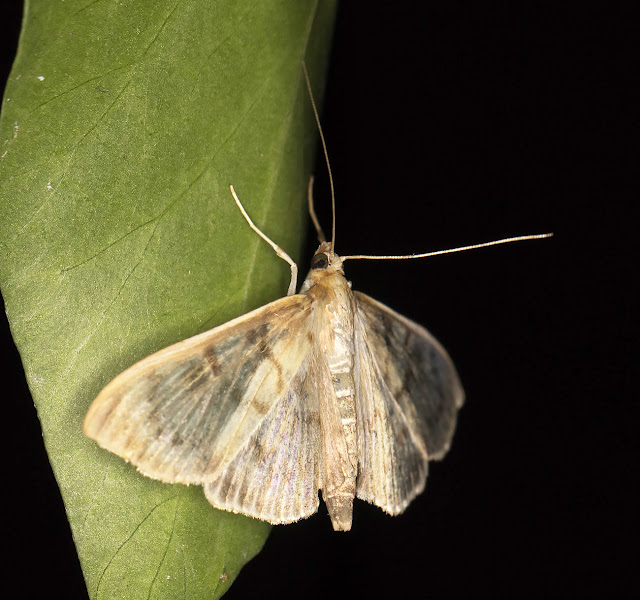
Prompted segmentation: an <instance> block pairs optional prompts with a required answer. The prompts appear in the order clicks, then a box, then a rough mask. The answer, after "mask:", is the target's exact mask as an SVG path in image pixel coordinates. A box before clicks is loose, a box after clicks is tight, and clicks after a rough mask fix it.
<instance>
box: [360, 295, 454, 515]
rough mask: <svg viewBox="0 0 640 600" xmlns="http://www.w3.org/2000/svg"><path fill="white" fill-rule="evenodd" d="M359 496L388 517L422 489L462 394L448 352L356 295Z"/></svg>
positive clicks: (420, 329) (444, 448)
mask: <svg viewBox="0 0 640 600" xmlns="http://www.w3.org/2000/svg"><path fill="white" fill-rule="evenodd" d="M354 295H355V299H356V313H355V331H356V361H355V363H356V370H355V374H356V394H357V405H358V411H359V419H358V427H359V429H358V437H359V451H360V454H359V461H360V465H359V475H358V482H357V495H358V497H359V498H361V499H363V500H367V501H369V502H372V503H373V504H376V505H377V506H380V507H381V508H383V509H384V510H386V511H387V512H389V513H391V514H398V513H400V512H402V511H403V510H404V509H405V508H406V506H407V505H408V504H409V502H410V501H411V500H412V499H413V498H415V496H417V495H418V494H419V493H420V492H422V490H423V489H424V485H425V480H426V476H427V463H428V460H429V459H439V458H442V457H443V456H444V454H445V453H446V452H447V450H448V448H449V445H450V443H451V438H452V436H453V431H454V428H455V423H456V415H457V412H458V409H459V408H460V406H462V403H463V401H464V392H463V390H462V386H461V384H460V380H459V378H458V374H457V373H456V370H455V367H454V366H453V363H452V362H451V359H450V358H449V356H448V354H447V353H446V351H445V350H444V348H442V346H441V345H440V344H439V343H438V341H437V340H435V338H433V336H432V335H431V334H430V333H429V332H428V331H427V330H426V329H424V328H423V327H420V326H419V325H417V324H416V323H413V322H412V321H410V320H409V319H406V318H405V317H403V316H401V315H399V314H398V313H396V312H394V311H392V310H391V309H389V308H388V307H386V306H384V305H383V304H381V303H379V302H376V301H375V300H373V299H372V298H369V297H368V296H366V295H364V294H361V293H359V292H355V293H354Z"/></svg>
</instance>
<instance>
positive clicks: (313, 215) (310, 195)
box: [307, 175, 327, 244]
mask: <svg viewBox="0 0 640 600" xmlns="http://www.w3.org/2000/svg"><path fill="white" fill-rule="evenodd" d="M307 197H308V199H309V216H310V217H311V220H312V221H313V226H314V227H315V228H316V232H317V233H318V241H319V242H320V243H321V244H322V243H324V242H326V241H327V236H325V234H324V231H322V227H321V226H320V221H318V217H317V216H316V211H315V210H314V208H313V175H311V177H309V190H308V193H307Z"/></svg>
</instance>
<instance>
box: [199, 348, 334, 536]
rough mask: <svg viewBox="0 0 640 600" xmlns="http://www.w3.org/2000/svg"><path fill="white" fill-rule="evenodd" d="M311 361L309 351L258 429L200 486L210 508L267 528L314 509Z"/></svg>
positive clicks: (317, 464)
mask: <svg viewBox="0 0 640 600" xmlns="http://www.w3.org/2000/svg"><path fill="white" fill-rule="evenodd" d="M315 362H316V361H315V360H314V355H313V352H311V353H309V354H308V355H307V357H306V358H305V360H304V361H303V362H302V364H301V366H300V368H299V370H298V372H297V373H296V375H295V377H294V378H293V380H292V381H291V383H290V385H289V387H288V390H287V392H286V393H285V395H284V396H283V397H282V398H280V400H279V401H278V402H277V403H276V404H275V405H274V407H273V409H272V410H271V412H270V413H269V414H268V415H267V416H266V418H265V419H264V420H263V421H262V423H261V424H260V427H259V428H258V429H257V430H256V431H255V432H254V434H253V435H252V436H251V437H250V438H249V439H247V440H246V443H245V444H244V445H243V446H242V447H241V448H240V449H239V451H238V452H237V453H236V454H235V456H234V458H233V460H232V461H231V462H230V463H229V464H228V465H227V466H226V467H225V468H224V469H223V470H220V471H219V472H218V474H217V475H216V477H215V479H213V480H212V481H209V482H207V483H206V484H205V488H204V490H205V495H206V497H207V500H209V502H210V503H211V504H212V505H213V506H215V507H216V508H221V509H223V510H229V511H232V512H240V513H242V514H245V515H249V516H252V517H256V518H258V519H262V520H264V521H269V522H270V523H273V524H280V523H292V522H293V521H297V520H299V519H301V518H303V517H308V516H310V515H312V514H314V513H315V512H316V511H317V510H318V504H319V500H318V489H319V487H320V480H321V477H322V476H321V464H322V454H321V453H320V449H321V439H320V435H321V433H320V430H321V424H320V420H321V419H320V410H319V404H318V381H317V371H316V369H315Z"/></svg>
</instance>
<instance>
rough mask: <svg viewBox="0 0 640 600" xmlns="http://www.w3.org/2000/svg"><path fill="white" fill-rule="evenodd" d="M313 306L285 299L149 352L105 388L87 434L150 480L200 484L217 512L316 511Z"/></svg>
mask: <svg viewBox="0 0 640 600" xmlns="http://www.w3.org/2000/svg"><path fill="white" fill-rule="evenodd" d="M311 313H312V306H311V303H310V301H309V299H308V298H307V297H306V296H301V295H295V296H289V297H286V298H282V299H280V300H276V301H275V302H272V303H271V304H268V305H266V306H263V307H262V308H259V309H257V310H255V311H253V312H251V313H248V314H247V315H244V316H242V317H239V318H237V319H234V320H233V321H230V322H228V323H226V324H224V325H221V326H220V327H217V328H215V329H212V330H211V331H208V332H205V333H203V334H200V335H197V336H195V337H193V338H190V339H188V340H185V341H183V342H180V343H178V344H175V345H173V346H170V347H169V348H166V349H164V350H161V351H160V352H157V353H155V354H153V355H151V356H149V357H147V358H145V359H143V360H142V361H140V362H138V363H137V364H135V365H133V366H132V367H131V368H129V369H127V370H126V371H124V372H123V373H122V374H120V375H119V376H118V377H116V379H114V380H113V381H112V382H111V383H110V384H109V385H107V387H105V388H104V390H102V392H101V393H100V394H99V395H98V397H97V398H96V400H95V401H94V402H93V404H92V405H91V408H90V409H89V412H88V413H87V416H86V418H85V423H84V431H85V433H86V435H88V436H89V437H91V438H93V439H95V440H96V441H97V442H98V443H99V444H100V445H101V446H103V447H104V448H106V449H107V450H110V451H111V452H114V453H115V454H118V455H119V456H121V457H122V458H124V459H126V460H128V461H130V462H131V463H133V464H134V465H136V467H138V469H139V470H140V471H141V472H142V473H143V474H145V475H147V476H149V477H153V478H154V479H159V480H161V481H165V482H169V483H174V482H178V483H187V484H188V483H198V484H204V485H205V493H206V496H207V498H208V499H209V501H210V502H211V503H212V504H213V505H214V506H217V507H218V508H223V509H225V510H231V511H234V512H242V513H244V514H249V515H251V516H255V517H257V518H260V519H263V520H267V521H270V522H272V523H286V522H292V521H295V520H298V519H300V518H302V517H304V516H308V515H310V514H313V513H314V512H315V511H316V509H317V506H318V488H319V469H320V467H319V462H320V459H319V458H318V453H319V433H318V430H319V425H318V424H319V419H320V417H319V414H318V400H317V392H316V391H315V390H316V388H317V383H316V382H315V381H314V376H313V373H312V369H309V364H310V362H311V361H310V357H311V355H312V353H311V352H310V350H311V347H310V342H309V338H308V336H307V335H306V334H305V330H306V328H307V327H309V326H310V322H311V321H312V320H313V319H312V314H311Z"/></svg>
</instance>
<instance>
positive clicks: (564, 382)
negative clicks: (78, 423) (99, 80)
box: [2, 0, 640, 599]
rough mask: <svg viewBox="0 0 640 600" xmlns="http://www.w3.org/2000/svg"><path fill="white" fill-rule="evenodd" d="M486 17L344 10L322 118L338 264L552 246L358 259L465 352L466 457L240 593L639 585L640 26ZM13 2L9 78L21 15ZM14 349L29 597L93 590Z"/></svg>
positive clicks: (365, 282) (568, 591) (624, 19)
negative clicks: (405, 501)
mask: <svg viewBox="0 0 640 600" xmlns="http://www.w3.org/2000/svg"><path fill="white" fill-rule="evenodd" d="M485 4H486V3H475V4H474V7H473V8H469V7H467V6H463V5H462V4H461V3H457V2H444V3H438V2H423V3H409V2H382V1H375V2H373V1H372V2H366V3H365V2H349V1H347V0H345V1H343V2H342V5H341V9H340V12H339V15H338V23H337V28H336V34H335V40H334V41H335V44H334V49H333V53H332V60H331V69H330V75H329V81H328V87H327V94H326V98H325V108H324V111H323V116H322V121H323V126H324V128H325V135H326V138H327V142H328V144H329V151H330V156H331V161H332V168H333V174H334V178H335V183H336V190H337V205H338V219H337V248H336V249H337V251H338V252H339V253H341V254H352V253H372V254H375V253H378V254H382V253H384V254H389V253H393V254H396V253H410V252H420V251H427V250H435V249H441V248H448V247H453V246H457V245H463V244H469V243H474V242H480V241H487V240H491V239H495V238H500V237H506V236H511V235H521V234H526V233H537V232H545V231H553V232H554V233H555V237H554V238H552V239H551V240H544V241H537V242H525V243H522V244H516V245H512V246H503V247H498V248H491V249H486V250H478V251H475V252H469V253H463V254H454V255H449V256H444V257H438V258H432V259H427V260H422V261H402V262H387V261H385V262H374V261H370V262H365V261H361V262H355V261H354V262H353V263H347V264H346V267H347V276H348V278H349V279H351V280H352V281H353V282H354V288H356V289H359V290H361V291H364V292H366V293H368V294H370V295H372V296H374V297H375V298H377V299H378V300H380V301H382V302H384V303H386V304H388V305H389V306H391V307H393V308H395V309H396V310H398V311H399V312H401V313H403V314H405V315H407V316H408V317H410V318H413V319H414V320H416V321H418V322H420V323H422V324H424V325H425V326H427V327H428V328H429V329H430V330H431V331H432V332H433V333H434V334H435V335H436V336H437V337H438V338H439V339H440V340H441V341H442V342H443V344H444V345H445V346H446V347H447V349H448V350H449V351H450V353H451V355H452V357H453V358H454V360H455V362H456V365H457V367H458V370H459V372H460V376H461V378H462V380H463V383H464V385H465V389H466V392H467V403H466V405H465V407H464V408H463V410H462V411H461V414H460V420H459V427H458V430H457V433H456V437H455V439H454V443H453V447H452V450H451V452H450V453H449V455H448V456H447V458H446V459H445V461H444V462H442V463H436V464H433V466H432V469H431V473H430V476H429V480H428V484H427V491H426V492H425V494H423V495H422V496H421V497H420V498H418V499H417V500H416V501H415V502H413V504H412V505H411V506H410V507H409V509H408V510H407V512H406V513H405V514H404V515H402V516H400V517H396V518H391V517H387V516H385V515H384V514H383V513H382V512H381V511H379V510H378V509H376V508H374V507H371V506H368V505H366V504H365V503H362V502H359V501H358V502H357V503H356V506H355V515H354V525H353V531H352V532H351V533H349V534H336V533H333V531H332V530H331V526H330V522H329V520H328V517H327V515H326V511H325V510H324V507H321V511H320V514H319V515H317V516H315V517H313V518H311V519H308V520H306V521H303V522H300V523H297V524H294V525H291V526H287V527H275V528H274V529H273V531H272V533H271V535H270V537H269V539H268V541H267V543H266V546H265V548H264V550H263V552H262V553H261V554H259V555H258V557H256V558H255V559H254V560H253V561H252V562H251V563H249V564H248V565H247V567H246V568H245V569H244V570H243V571H242V573H241V574H240V576H239V578H238V580H237V581H236V583H235V584H234V585H233V586H232V588H231V590H230V591H229V592H228V594H227V596H226V597H228V598H230V599H236V598H252V597H255V596H256V595H259V597H261V598H300V597H303V598H320V597H323V598H324V597H337V598H343V597H344V598H347V597H360V596H365V594H366V595H367V596H368V597H372V598H379V597H387V596H389V595H391V594H394V595H398V596H406V595H408V594H410V593H411V594H414V593H419V594H420V595H424V596H425V597H429V598H431V599H438V598H467V597H469V596H470V595H471V594H474V593H477V592H485V593H491V594H492V595H493V596H495V597H509V598H527V597H534V596H537V595H540V594H544V595H545V596H546V597H563V598H565V597H576V596H578V595H579V596H580V597H600V596H602V597H632V596H634V595H635V594H637V593H638V587H639V586H638V585H637V577H638V575H637V549H638V541H639V540H638V517H637V513H638V506H639V502H638V500H639V494H638V489H637V488H638V456H639V452H638V442H637V433H638V423H639V416H640V402H639V400H638V395H637V392H636V386H632V381H631V378H632V367H636V365H637V361H638V344H637V336H636V333H637V328H636V327H635V325H636V324H635V319H633V320H632V317H631V311H632V308H636V307H637V305H638V303H637V299H638V297H637V295H636V290H635V287H636V281H637V279H638V275H637V266H636V263H637V261H636V260H635V256H636V254H637V252H634V251H635V249H636V248H637V246H638V240H637V233H636V229H637V226H638V211H637V208H636V207H637V201H638V195H637V187H636V188H635V189H633V187H632V183H631V180H632V174H633V175H636V176H637V160H638V159H637V156H636V158H635V160H634V161H632V144H633V145H635V144H636V143H637V130H636V134H632V133H631V132H632V129H633V128H634V127H636V126H637V114H638V109H637V107H638V98H637V97H635V98H633V97H632V89H633V86H632V81H633V78H634V75H633V56H632V55H631V53H632V50H633V46H632V43H633V42H634V39H635V37H636V33H637V23H634V22H633V21H632V19H631V15H627V14H625V13H624V12H623V10H622V9H620V8H615V7H614V6H613V5H611V4H607V5H604V4H603V5H602V6H601V7H599V8H596V7H592V8H588V7H587V6H585V5H578V4H575V5H570V3H561V4H563V6H562V7H557V6H553V7H549V6H546V4H545V3H501V5H500V6H499V7H492V8H489V7H488V6H486V5H485ZM511 4H513V6H511ZM12 5H13V7H14V8H11V7H12ZM4 6H5V7H6V8H4V19H3V24H2V44H3V49H2V52H3V59H4V62H3V68H4V76H5V77H6V75H7V74H8V70H9V68H10V65H11V61H12V59H13V53H14V52H15V45H16V43H17V35H18V31H19V19H20V8H19V7H20V3H19V2H12V3H5V5H4ZM316 173H317V175H318V183H317V186H316V194H315V196H316V201H317V203H318V205H319V207H318V208H319V211H320V213H321V216H322V218H323V219H324V222H325V223H328V218H329V217H328V212H327V210H326V208H327V206H325V208H324V209H323V207H322V206H321V205H322V199H325V198H328V192H327V182H326V175H325V173H326V169H325V167H324V164H323V163H322V162H321V161H319V162H318V166H317V168H316ZM634 209H635V210H634ZM311 237H312V236H311V235H310V238H311ZM312 246H313V243H312V242H311V243H310V246H309V253H310V252H312V251H313V248H312ZM303 270H304V269H303ZM2 336H3V338H2V351H3V358H4V360H3V361H2V364H3V367H4V369H3V370H4V371H5V372H4V373H3V379H4V382H5V383H4V386H3V387H4V389H5V390H8V393H5V394H3V396H4V399H3V406H4V407H6V408H7V409H8V411H9V412H8V416H7V413H5V423H6V429H5V436H3V437H5V442H8V445H7V449H6V450H5V454H4V456H5V469H6V471H7V472H5V484H4V485H3V489H4V494H3V495H4V498H5V501H6V503H7V504H8V508H5V515H6V518H5V519H4V521H5V523H4V528H3V529H4V536H5V546H6V548H7V549H8V551H9V554H10V557H11V561H12V562H11V564H10V565H7V564H6V563H5V577H6V576H9V577H11V579H12V580H13V581H15V582H19V583H20V585H22V586H23V587H24V589H23V592H22V593H21V595H20V597H24V598H31V597H33V598H35V597H40V596H41V595H42V594H43V593H44V591H45V590H46V593H47V596H48V597H54V598H55V597H60V598H66V599H75V598H84V597H86V592H85V590H84V583H83V580H82V574H81V571H80V567H79V563H78V560H77V558H76V555H75V550H74V547H73V543H72V540H71V534H70V531H69V528H68V525H67V522H66V519H65V514H64V508H63V504H62V501H61V499H60V497H59V495H58V490H57V487H56V484H55V480H54V478H53V475H52V473H51V470H50V467H49V466H48V462H47V459H46V454H45V451H44V447H43V444H42V437H41V433H40V429H39V423H38V421H37V417H36V413H35V409H34V408H33V405H32V402H31V400H30V396H29V392H28V389H27V387H26V384H25V382H24V375H23V373H22V371H21V365H20V360H19V357H18V354H17V352H16V350H15V347H14V346H13V344H12V342H11V338H10V335H9V331H8V326H7V325H6V322H4V324H3V331H2ZM636 370H637V369H636V368H634V369H633V373H634V374H635V373H636ZM634 383H635V381H634ZM7 504H5V506H7ZM634 570H635V572H634ZM634 592H635V594H634Z"/></svg>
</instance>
